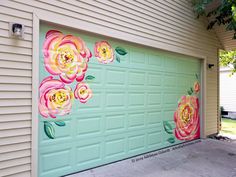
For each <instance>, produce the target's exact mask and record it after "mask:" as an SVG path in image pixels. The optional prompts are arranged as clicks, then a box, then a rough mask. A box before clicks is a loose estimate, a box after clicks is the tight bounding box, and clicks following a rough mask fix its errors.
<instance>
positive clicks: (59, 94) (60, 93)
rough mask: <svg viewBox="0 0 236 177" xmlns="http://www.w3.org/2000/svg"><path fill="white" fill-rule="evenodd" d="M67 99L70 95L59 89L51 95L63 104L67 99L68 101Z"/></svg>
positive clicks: (56, 101) (53, 99)
mask: <svg viewBox="0 0 236 177" xmlns="http://www.w3.org/2000/svg"><path fill="white" fill-rule="evenodd" d="M67 99H68V97H67V95H66V93H65V92H64V91H58V92H56V93H54V94H53V95H52V96H51V99H50V100H51V101H52V102H54V103H56V104H57V105H60V106H61V105H63V103H64V102H65V101H67Z"/></svg>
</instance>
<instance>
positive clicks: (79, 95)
mask: <svg viewBox="0 0 236 177" xmlns="http://www.w3.org/2000/svg"><path fill="white" fill-rule="evenodd" d="M74 94H75V98H76V99H79V100H80V102H81V103H86V102H87V101H88V100H89V99H90V98H91V97H92V90H91V89H90V88H89V86H88V84H86V83H84V82H81V83H79V84H77V85H76V88H75V91H74Z"/></svg>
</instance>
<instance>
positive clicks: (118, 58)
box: [116, 55, 120, 63]
mask: <svg viewBox="0 0 236 177" xmlns="http://www.w3.org/2000/svg"><path fill="white" fill-rule="evenodd" d="M116 61H117V62H118V63H120V57H119V56H118V55H116Z"/></svg>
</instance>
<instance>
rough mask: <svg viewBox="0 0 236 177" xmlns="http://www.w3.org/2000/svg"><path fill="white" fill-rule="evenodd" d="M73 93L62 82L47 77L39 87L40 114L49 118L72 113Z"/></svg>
mask: <svg viewBox="0 0 236 177" xmlns="http://www.w3.org/2000/svg"><path fill="white" fill-rule="evenodd" d="M73 99H74V95H73V91H72V89H71V88H70V87H67V86H65V84H64V83H63V82H62V81H61V80H57V79H53V77H52V76H49V77H46V78H45V79H44V80H43V81H42V82H41V84H40V86H39V113H40V114H41V115H42V116H43V117H45V118H47V117H51V118H56V116H57V115H65V114H68V113H70V111H71V107H72V101H73Z"/></svg>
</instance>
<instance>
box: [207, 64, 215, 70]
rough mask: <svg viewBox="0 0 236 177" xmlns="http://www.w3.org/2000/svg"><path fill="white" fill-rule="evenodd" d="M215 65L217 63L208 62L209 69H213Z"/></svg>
mask: <svg viewBox="0 0 236 177" xmlns="http://www.w3.org/2000/svg"><path fill="white" fill-rule="evenodd" d="M214 66H215V65H214V64H212V63H208V64H207V67H208V68H209V69H212V68H213V67H214Z"/></svg>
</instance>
